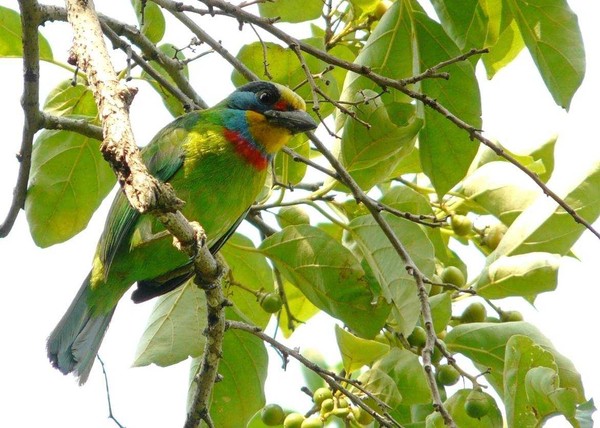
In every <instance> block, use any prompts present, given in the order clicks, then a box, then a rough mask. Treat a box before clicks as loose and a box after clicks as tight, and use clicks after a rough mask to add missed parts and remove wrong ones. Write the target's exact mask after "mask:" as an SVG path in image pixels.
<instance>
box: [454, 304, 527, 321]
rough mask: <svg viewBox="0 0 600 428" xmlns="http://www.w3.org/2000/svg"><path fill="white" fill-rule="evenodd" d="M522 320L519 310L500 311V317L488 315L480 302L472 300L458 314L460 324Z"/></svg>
mask: <svg viewBox="0 0 600 428" xmlns="http://www.w3.org/2000/svg"><path fill="white" fill-rule="evenodd" d="M515 321H523V315H522V314H521V312H519V311H501V312H500V318H495V317H489V316H488V315H487V310H486V309H485V306H484V304H483V303H481V302H473V303H471V304H470V305H469V306H467V307H466V308H465V310H464V311H463V313H462V314H461V316H460V322H461V323H462V324H469V323H473V322H515Z"/></svg>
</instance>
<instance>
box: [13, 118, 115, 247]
mask: <svg viewBox="0 0 600 428" xmlns="http://www.w3.org/2000/svg"><path fill="white" fill-rule="evenodd" d="M79 118H81V119H89V118H87V117H83V116H79ZM99 146H100V142H99V141H98V140H94V139H92V138H89V137H85V136H83V135H80V134H76V133H73V132H67V131H42V132H41V133H40V134H39V136H38V138H37V140H36V142H35V144H34V146H33V153H32V159H31V164H32V165H31V178H30V181H29V189H28V191H27V199H26V200H25V212H26V214H27V221H28V222H29V229H30V231H31V236H32V237H33V240H34V241H35V243H36V244H37V245H39V246H40V247H48V246H50V245H53V244H57V243H59V242H63V241H66V240H68V239H69V238H71V237H72V236H74V235H76V234H77V233H79V232H81V231H82V230H83V229H85V227H86V226H87V224H88V222H89V221H90V218H91V217H92V214H93V213H94V211H95V210H96V208H98V206H99V205H100V202H102V200H103V199H104V197H105V196H106V195H107V194H108V192H109V191H110V189H111V188H112V187H113V185H114V183H115V178H114V175H113V173H112V171H111V169H110V167H109V166H108V164H107V163H106V162H105V161H104V159H103V158H102V155H101V154H100V150H99Z"/></svg>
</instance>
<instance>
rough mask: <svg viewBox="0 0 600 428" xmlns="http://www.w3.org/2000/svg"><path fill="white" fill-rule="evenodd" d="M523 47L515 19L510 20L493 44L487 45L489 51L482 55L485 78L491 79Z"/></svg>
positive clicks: (523, 43)
mask: <svg viewBox="0 0 600 428" xmlns="http://www.w3.org/2000/svg"><path fill="white" fill-rule="evenodd" d="M523 47H525V42H524V41H523V38H522V37H521V33H520V32H519V28H518V27H517V23H516V21H515V20H511V23H510V25H508V26H507V27H506V28H505V29H504V30H503V31H502V32H501V33H500V35H499V36H498V39H497V40H496V42H495V44H494V45H492V46H490V47H489V52H488V53H487V54H485V55H483V57H482V58H483V64H484V65H485V70H486V73H487V78H488V79H491V78H492V77H494V76H495V75H496V73H497V72H498V71H500V70H501V69H502V68H504V67H505V66H507V65H508V64H510V63H511V62H512V60H514V59H515V58H516V57H517V55H518V54H519V53H520V52H521V51H522V50H523Z"/></svg>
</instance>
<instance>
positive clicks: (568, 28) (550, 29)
mask: <svg viewBox="0 0 600 428" xmlns="http://www.w3.org/2000/svg"><path fill="white" fill-rule="evenodd" d="M506 3H507V4H508V6H509V7H510V10H511V12H512V14H513V16H514V18H515V21H516V23H517V25H518V27H519V30H520V32H521V35H522V36H523V40H524V41H525V45H526V46H527V49H529V52H530V53H531V56H532V57H533V61H534V62H535V64H536V66H537V68H538V70H539V71H540V74H541V76H542V78H543V79H544V83H545V84H546V87H547V88H548V90H549V91H550V93H551V94H552V97H553V98H554V101H555V102H556V103H557V104H558V105H560V106H561V107H563V108H565V109H567V110H568V109H569V105H570V104H571V99H572V98H573V95H574V94H575V91H577V88H579V85H581V82H582V81H583V76H584V74H585V50H584V47H583V40H582V38H581V32H580V30H579V24H578V23H577V16H576V15H575V14H574V13H573V11H572V10H571V9H570V8H569V5H568V4H567V2H566V0H532V1H518V0H507V2H506Z"/></svg>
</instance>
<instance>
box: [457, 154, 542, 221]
mask: <svg viewBox="0 0 600 428" xmlns="http://www.w3.org/2000/svg"><path fill="white" fill-rule="evenodd" d="M463 193H464V195H465V196H466V197H467V198H469V201H472V202H475V203H477V204H478V205H480V206H481V207H483V208H484V209H485V210H486V211H487V212H489V213H490V214H493V215H494V216H496V217H497V218H499V219H500V220H501V221H502V222H503V223H505V224H507V225H510V224H511V223H512V222H513V220H514V219H515V218H517V217H518V216H519V214H521V212H523V211H524V210H525V209H526V208H527V207H528V206H530V205H531V204H532V203H533V201H535V200H536V199H537V198H538V197H539V196H540V195H541V194H542V191H541V189H540V188H539V187H538V186H537V185H536V184H535V183H534V182H533V181H531V179H530V178H529V177H527V176H526V175H525V174H522V173H519V172H517V171H516V169H515V166H514V165H511V164H509V163H508V162H500V161H495V162H488V163H486V164H484V165H482V166H481V167H479V168H478V169H476V170H475V171H474V172H473V173H472V174H470V175H469V176H468V177H467V178H466V179H465V180H464V182H463Z"/></svg>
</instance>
